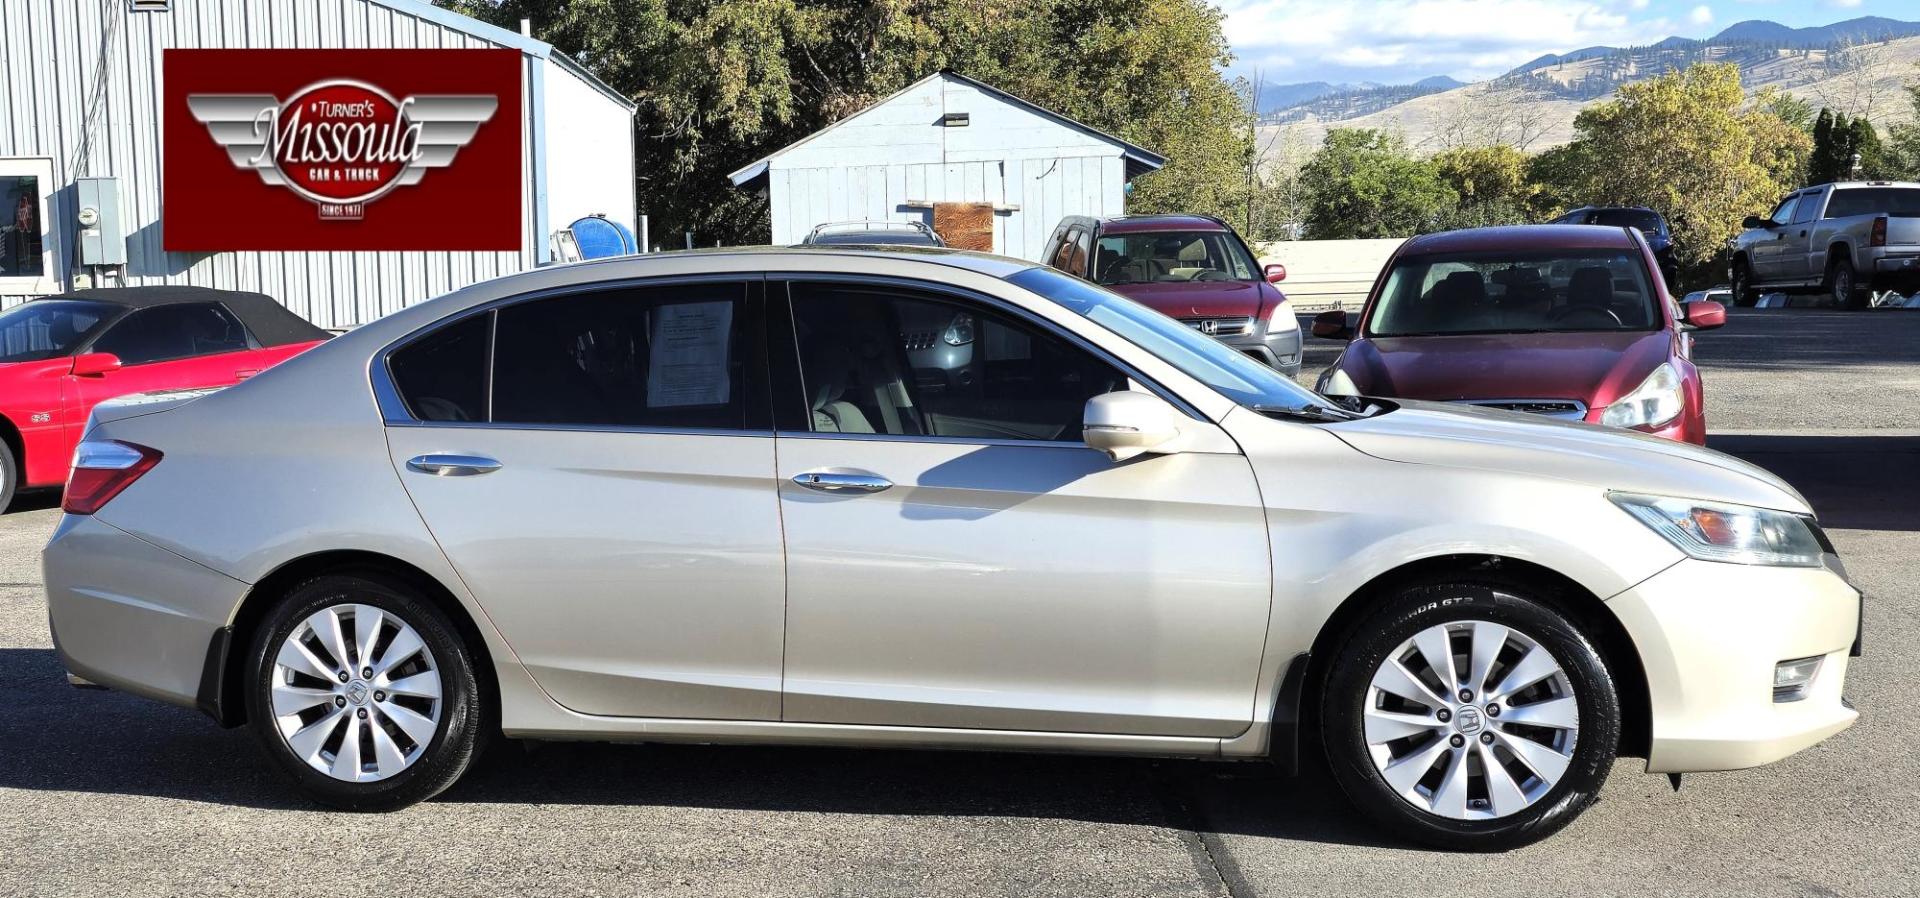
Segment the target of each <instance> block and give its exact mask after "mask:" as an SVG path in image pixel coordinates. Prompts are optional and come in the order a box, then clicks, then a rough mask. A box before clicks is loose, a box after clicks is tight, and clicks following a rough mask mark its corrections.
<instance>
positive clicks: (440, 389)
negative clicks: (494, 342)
mask: <svg viewBox="0 0 1920 898" xmlns="http://www.w3.org/2000/svg"><path fill="white" fill-rule="evenodd" d="M492 324H493V315H492V314H490V313H489V314H485V315H475V316H473V317H472V318H468V319H467V320H465V321H460V322H456V323H454V324H451V325H448V326H446V327H443V328H441V329H439V330H437V331H434V332H433V333H430V334H428V335H426V336H424V337H421V338H420V339H418V340H415V341H413V342H412V343H409V344H407V345H406V346H403V347H401V348H400V349H398V350H395V351H394V353H393V355H391V356H389V357H388V360H387V370H388V371H389V372H391V373H392V375H393V385H394V388H395V389H396V390H398V391H399V392H400V398H401V399H402V400H403V401H405V402H406V404H407V411H408V412H411V413H412V414H413V416H414V417H415V418H417V419H419V420H421V421H485V420H487V340H488V338H489V337H490V336H491V335H492V330H493V328H492Z"/></svg>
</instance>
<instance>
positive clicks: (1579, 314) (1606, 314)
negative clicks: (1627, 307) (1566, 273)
mask: <svg viewBox="0 0 1920 898" xmlns="http://www.w3.org/2000/svg"><path fill="white" fill-rule="evenodd" d="M1547 320H1548V321H1550V322H1553V323H1554V324H1567V325H1572V326H1574V327H1621V326H1623V325H1622V323H1621V321H1620V316H1619V315H1616V314H1614V313H1613V310H1612V309H1603V308H1601V307H1599V306H1561V307H1560V308H1557V309H1554V310H1553V311H1551V312H1548V313H1547Z"/></svg>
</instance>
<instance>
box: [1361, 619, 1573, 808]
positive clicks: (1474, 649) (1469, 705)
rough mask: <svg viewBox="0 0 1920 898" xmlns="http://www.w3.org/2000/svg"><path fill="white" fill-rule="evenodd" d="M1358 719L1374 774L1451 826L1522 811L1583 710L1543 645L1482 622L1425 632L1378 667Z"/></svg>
mask: <svg viewBox="0 0 1920 898" xmlns="http://www.w3.org/2000/svg"><path fill="white" fill-rule="evenodd" d="M1362 719H1363V721H1364V725H1365V730H1366V744H1367V751H1368V753H1369V754H1370V755H1371V756H1372V759H1373V764H1374V768H1375V769H1376V770H1377V771H1379V773H1380V776H1381V778H1382V779H1384V780H1385V781H1386V783H1387V784H1388V786H1389V787H1391V788H1392V790H1393V791H1394V792H1395V793H1396V794H1398V795H1399V796H1400V797H1401V798H1402V799H1403V800H1405V801H1406V802H1408V803H1409V804H1411V805H1413V806H1414V807H1415V808H1417V809H1419V810H1421V811H1425V812H1428V813H1431V814H1436V815H1439V816H1441V817H1446V818H1449V819H1454V820H1490V819H1497V818H1501V817H1507V816H1510V815H1512V814H1515V813H1518V812H1520V811H1523V810H1525V809H1527V808H1529V807H1531V806H1533V805H1534V804H1535V803H1536V802H1538V801H1540V799H1542V798H1543V797H1545V796H1546V794H1547V793H1548V792H1550V791H1552V790H1553V787H1554V784H1555V783H1558V782H1559V781H1560V780H1561V779H1562V777H1563V776H1564V775H1565V774H1566V772H1567V768H1568V766H1569V765H1570V764H1571V763H1572V759H1573V754H1574V745H1575V742H1576V741H1577V739H1578V737H1579V724H1580V710H1579V704H1578V702H1577V700H1576V697H1575V696H1574V694H1573V689H1572V685H1571V681H1570V680H1569V678H1568V676H1567V673H1566V671H1565V670H1564V669H1563V668H1562V667H1561V665H1560V662H1559V660H1558V659H1556V658H1555V657H1554V656H1553V653H1552V652H1549V651H1548V650H1547V649H1546V647H1545V646H1542V645H1541V644H1540V643H1539V642H1537V641H1536V640H1534V639H1533V638H1531V637H1529V636H1527V635H1526V634H1525V633H1522V632H1520V631H1519V630H1516V629H1512V628H1510V627H1506V626H1503V625H1501V624H1496V623H1491V622H1488V621H1478V620H1468V621H1453V622H1449V623H1445V624H1438V625H1435V626H1432V627H1428V628H1427V629H1425V630H1422V631H1420V632H1419V633H1417V634H1415V635H1414V636H1413V637H1412V638H1411V639H1408V640H1407V641H1405V642H1403V643H1401V644H1400V646H1399V647H1398V648H1396V649H1395V650H1394V651H1392V652H1391V653H1389V654H1388V655H1387V657H1386V659H1385V660H1383V661H1382V662H1381V663H1380V665H1379V667H1378V668H1377V669H1376V670H1375V672H1374V675H1373V680H1372V682H1371V684H1370V686H1369V687H1368V689H1367V691H1366V699H1365V705H1364V707H1363V708H1362Z"/></svg>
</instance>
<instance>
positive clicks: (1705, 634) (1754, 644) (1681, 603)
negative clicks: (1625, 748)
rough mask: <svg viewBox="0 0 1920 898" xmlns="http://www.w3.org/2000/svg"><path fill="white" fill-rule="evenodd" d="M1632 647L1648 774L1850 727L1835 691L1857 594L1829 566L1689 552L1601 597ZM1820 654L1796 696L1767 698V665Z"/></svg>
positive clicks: (1787, 751)
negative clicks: (1643, 698) (1751, 562)
mask: <svg viewBox="0 0 1920 898" xmlns="http://www.w3.org/2000/svg"><path fill="white" fill-rule="evenodd" d="M1607 605H1608V607H1610V608H1612V609H1613V611H1614V613H1615V615H1616V616H1618V617H1619V619H1620V622H1621V624H1623V625H1624V626H1625V627H1626V629H1627V632H1628V634H1629V635H1630V636H1631V637H1632V638H1633V642H1634V645H1635V647H1636V648H1638V650H1639V652H1640V660H1641V663H1642V666H1643V667H1644V669H1645V671H1646V675H1647V687H1648V698H1649V700H1650V705H1651V711H1652V725H1653V731H1652V736H1653V740H1652V749H1651V751H1650V752H1649V753H1648V756H1647V770H1648V771H1649V772H1652V773H1687V772H1695V771H1704V770H1737V769H1741V768H1745V767H1756V766H1759V765H1761V764H1769V763H1772V762H1774V761H1778V760H1780V759H1781V758H1784V757H1786V756H1788V755H1791V754H1793V753H1794V752H1797V751H1800V750H1801V749H1804V748H1807V747H1808V746H1811V745H1814V744H1815V743H1818V742H1820V741H1821V740H1824V739H1826V738H1827V737H1829V736H1832V735H1834V734H1835V733H1838V732H1840V731H1841V730H1844V729H1846V728H1847V727H1849V726H1851V725H1853V722H1854V721H1855V720H1856V719H1857V718H1858V717H1859V714H1858V713H1857V712H1855V711H1854V709H1853V708H1852V707H1851V706H1850V705H1848V704H1847V703H1846V701H1845V700H1844V699H1843V698H1842V697H1841V692H1842V689H1843V688H1844V687H1845V685H1846V674H1847V656H1848V652H1849V649H1850V648H1852V646H1853V644H1854V642H1855V640H1856V639H1857V638H1858V636H1859V623H1860V593H1859V592H1858V591H1856V590H1855V589H1854V588H1853V587H1852V586H1851V585H1849V584H1848V583H1847V581H1846V579H1845V578H1843V577H1842V576H1840V575H1839V574H1838V573H1836V572H1834V571H1832V570H1828V569H1826V568H1768V567H1754V566H1747V565H1736V564H1719V563H1715V562H1708V561H1696V560H1691V559H1690V560H1687V561H1682V562H1680V563H1679V564H1676V565H1674V566H1673V567H1671V568H1668V569H1667V570H1665V571H1662V572H1661V573H1659V574H1656V575H1654V576H1653V577H1652V578H1650V579H1648V580H1647V581H1645V582H1643V583H1641V584H1640V585H1638V586H1635V587H1633V588H1632V589H1629V590H1627V591H1626V592H1624V593H1621V594H1620V595H1618V596H1615V597H1614V598H1612V599H1609V600H1608V601H1607ZM1816 655H1817V656H1820V657H1821V659H1822V660H1821V662H1820V669H1819V672H1818V673H1817V674H1816V675H1815V677H1814V679H1813V682H1812V684H1811V686H1810V688H1809V689H1808V691H1807V693H1806V696H1805V697H1804V698H1801V699H1798V700H1795V701H1786V702H1781V701H1775V699H1774V695H1773V688H1772V687H1773V671H1774V665H1776V664H1778V663H1779V662H1781V661H1786V660H1791V659H1797V658H1807V657H1812V656H1816Z"/></svg>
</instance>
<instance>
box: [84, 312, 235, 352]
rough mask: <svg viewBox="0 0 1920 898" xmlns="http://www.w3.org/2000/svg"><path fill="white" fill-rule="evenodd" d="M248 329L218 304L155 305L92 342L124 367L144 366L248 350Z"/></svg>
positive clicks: (118, 324)
mask: <svg viewBox="0 0 1920 898" xmlns="http://www.w3.org/2000/svg"><path fill="white" fill-rule="evenodd" d="M251 348H252V345H251V344H250V343H249V341H248V340H247V329H246V328H245V327H244V326H242V325H241V324H240V319H238V318H235V317H234V315H233V313H232V312H229V311H227V308H226V306H223V305H221V304H219V303H217V302H197V303H185V304H181V305H173V306H156V307H154V308H149V309H141V310H140V311H138V312H134V313H133V314H131V315H128V316H127V317H125V318H122V319H120V321H119V322H117V323H116V324H114V325H113V327H111V328H108V329H107V332H106V333H104V334H101V335H100V339H98V340H95V341H94V343H93V351H94V352H110V353H113V354H114V355H116V356H119V357H120V363H121V364H123V365H145V364H148V363H151V362H166V361H172V360H175V359H189V358H193V357H194V356H201V355H214V354H216V353H222V352H239V351H241V350H243V349H251Z"/></svg>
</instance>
